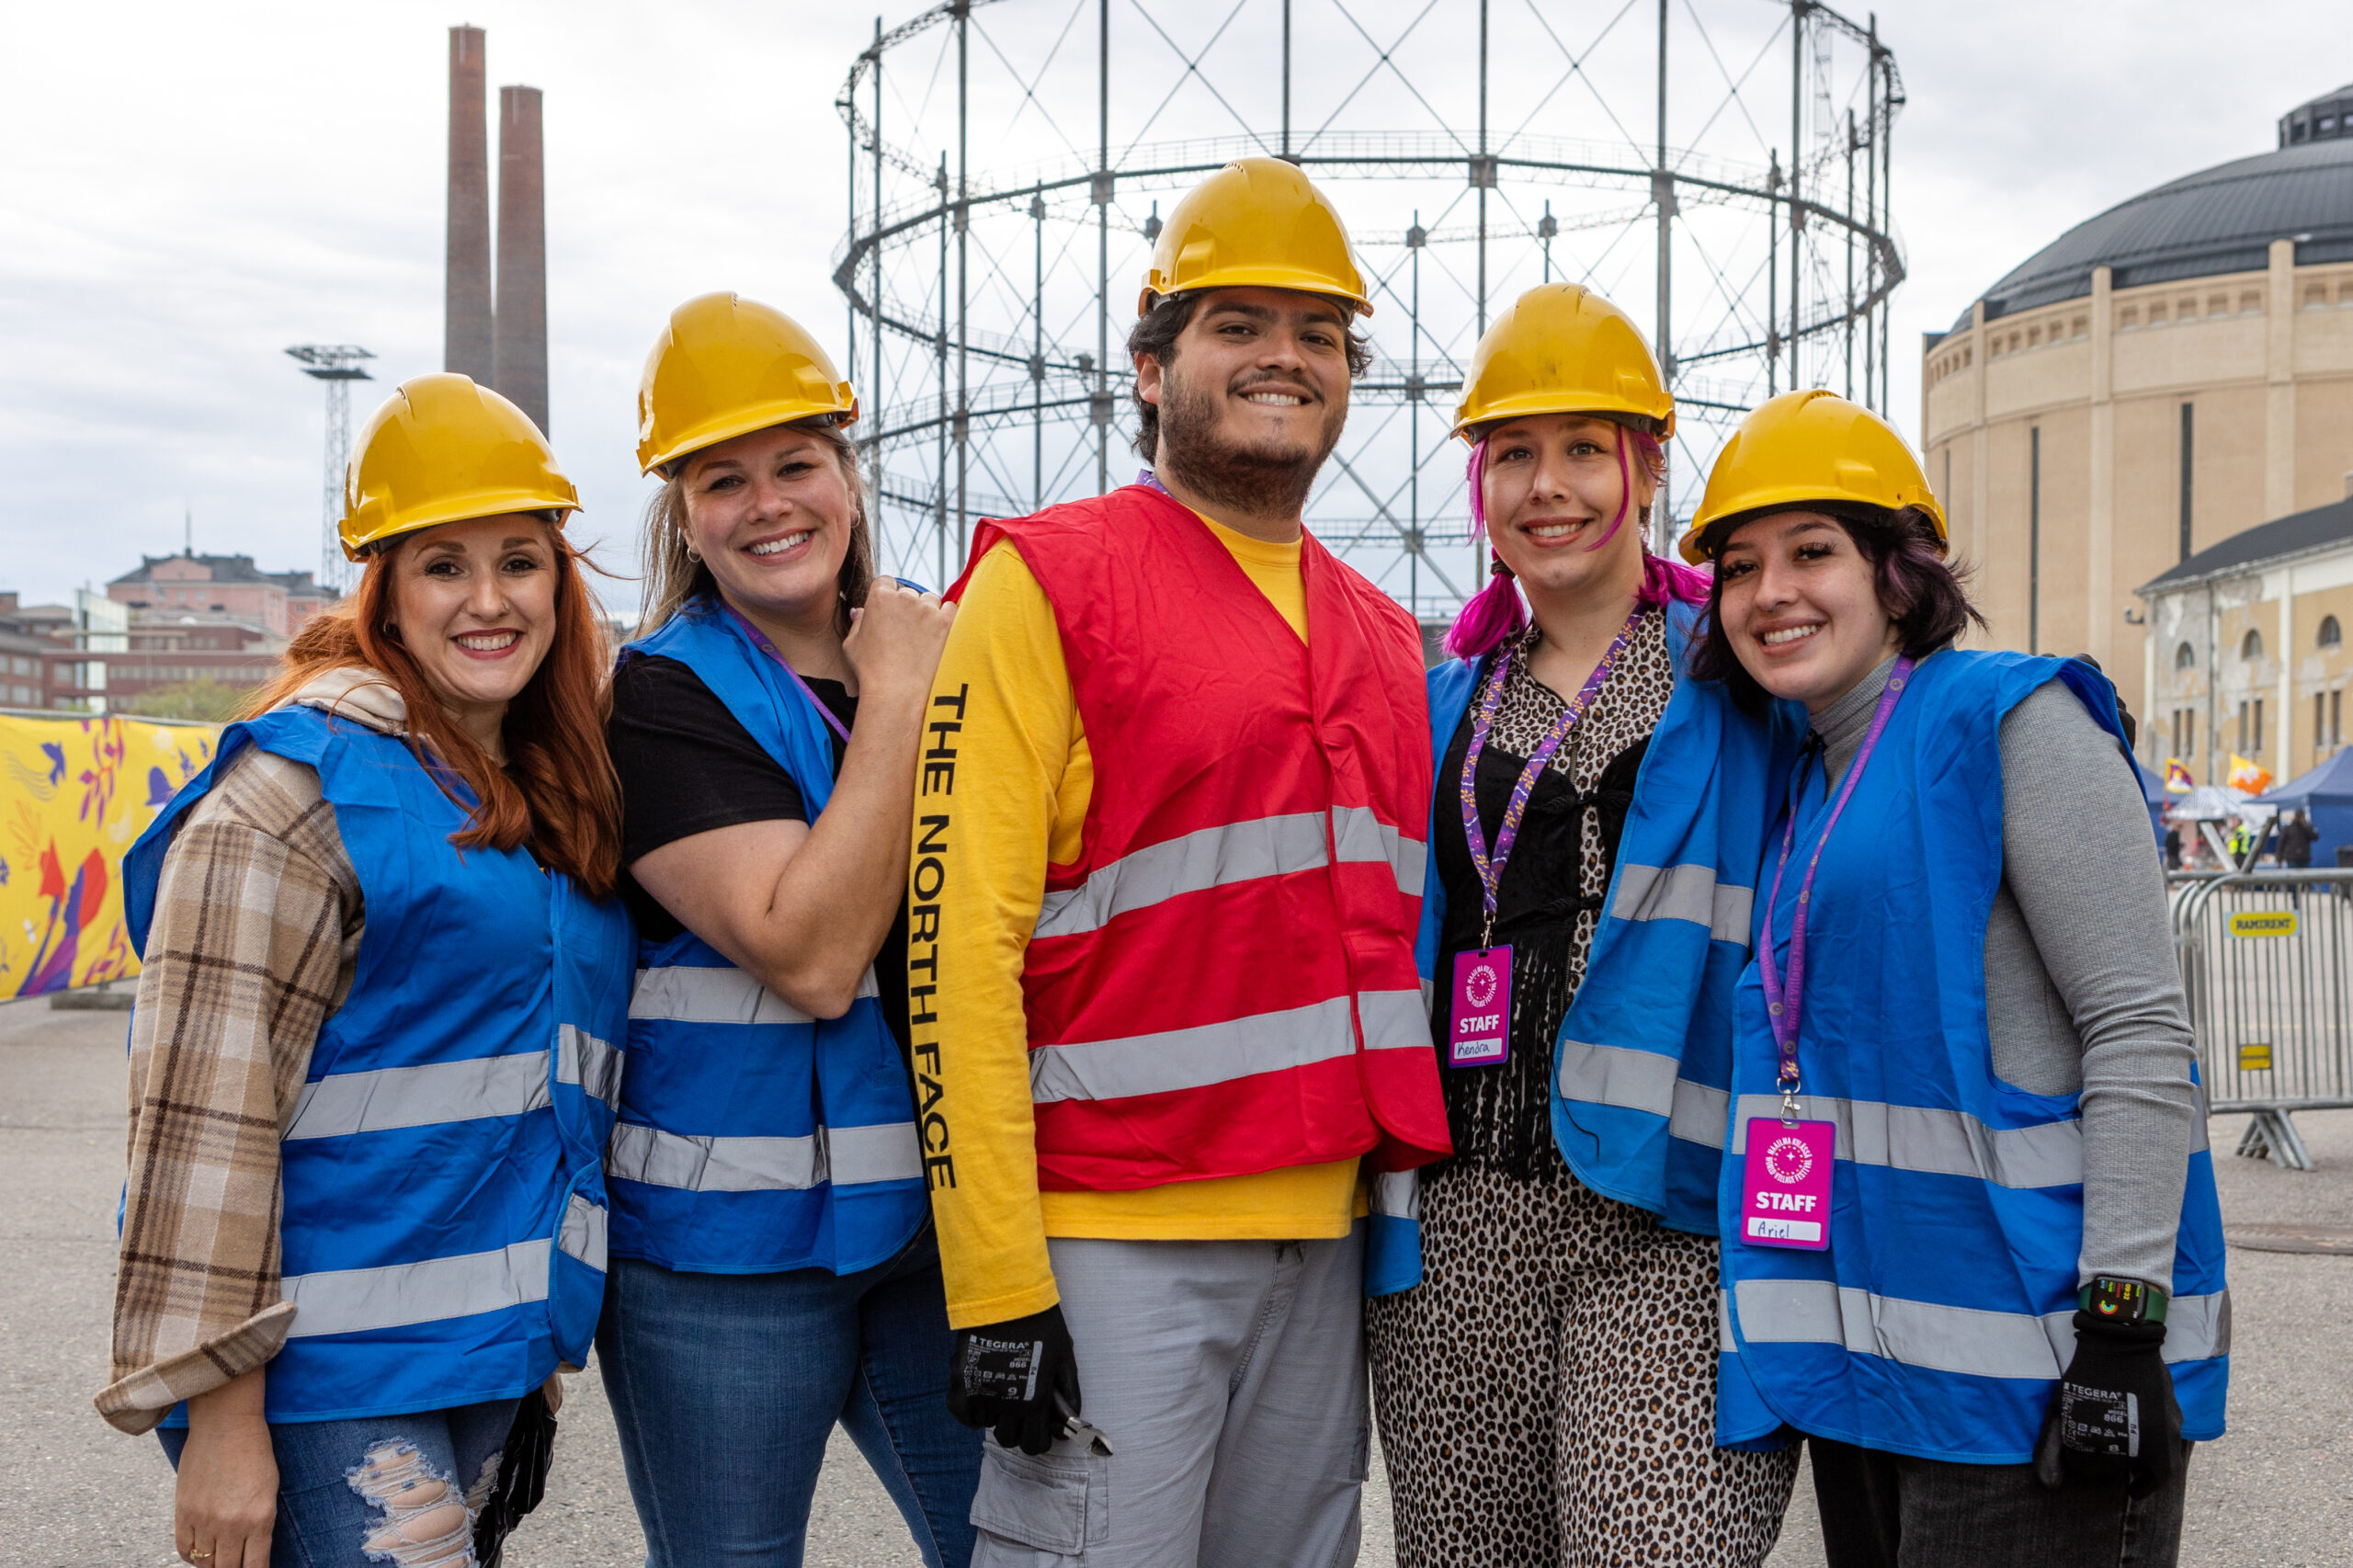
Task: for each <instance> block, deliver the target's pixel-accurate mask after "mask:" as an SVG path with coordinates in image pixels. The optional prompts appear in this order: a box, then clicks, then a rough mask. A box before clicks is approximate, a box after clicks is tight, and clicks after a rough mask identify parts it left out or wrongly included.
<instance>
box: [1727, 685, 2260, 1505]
mask: <svg viewBox="0 0 2353 1568" xmlns="http://www.w3.org/2000/svg"><path fill="white" fill-rule="evenodd" d="M2053 679H2058V680H2063V681H2065V682H2066V684H2067V686H2068V687H2069V689H2071V690H2073V691H2074V692H2075V695H2076V696H2077V697H2079V698H2081V699H2083V702H2084V706H2085V707H2086V708H2087V709H2089V710H2091V711H2092V713H2093V714H2094V716H2096V717H2097V719H2098V720H2099V722H2101V723H2102V724H2103V725H2104V726H2106V727H2107V728H2108V729H2109V731H2110V732H2111V733H2116V734H2118V736H2119V737H2120V739H2121V734H2122V730H2121V725H2120V722H2119V721H2118V718H2117V713H2116V696H2115V690H2114V688H2113V687H2110V686H2109V683H2108V681H2107V679H2106V678H2105V677H2103V676H2100V675H2099V674H2098V673H2097V671H2095V670H2094V669H2093V668H2092V667H2091V666H2090V665H2086V664H2085V663H2083V662H2082V661H2080V660H2066V661H2062V660H2058V659H2048V658H2029V657H2028V656H2026V655H2024V654H2020V653H1955V652H1949V651H1948V652H1945V653H1936V654H1933V655H1931V656H1930V657H1929V658H1927V659H1926V660H1924V661H1923V662H1922V663H1921V665H1920V666H1919V668H1918V669H1917V670H1916V671H1915V672H1914V674H1913V676H1912V678H1911V680H1910V682H1909V684H1908V685H1907V687H1906V688H1905V690H1904V695H1903V697H1902V699H1900V700H1899V701H1898V702H1897V703H1896V706H1895V710H1894V712H1893V715H1892V716H1891V718H1890V719H1889V722H1888V726H1887V730H1886V733H1884V735H1883V736H1882V737H1881V740H1880V743H1879V746H1878V749H1877V750H1876V751H1875V752H1874V753H1873V754H1872V756H1871V758H1870V766H1869V767H1867V768H1866V769H1865V770H1864V773H1863V777H1862V779H1861V781H1860V782H1859V784H1858V785H1857V786H1856V788H1855V793H1854V795H1853V797H1852V798H1851V799H1850V800H1849V801H1847V809H1846V812H1845V813H1844V814H1843V815H1842V816H1841V817H1840V818H1839V819H1838V826H1837V831H1836V833H1835V834H1834V835H1832V837H1831V840H1830V844H1829V846H1828V847H1827V848H1826V849H1825V850H1824V853H1823V856H1822V861H1821V869H1820V870H1819V871H1818V872H1817V873H1816V876H1815V881H1814V884H1813V897H1812V899H1811V900H1810V901H1809V904H1808V907H1809V911H1810V913H1809V914H1808V915H1807V917H1806V964H1805V976H1804V993H1803V996H1802V1010H1801V1013H1800V1017H1799V1029H1800V1033H1799V1038H1798V1067H1799V1072H1800V1075H1801V1078H1802V1088H1803V1089H1804V1091H1805V1092H1804V1094H1803V1095H1802V1096H1801V1100H1802V1105H1803V1109H1802V1112H1801V1116H1802V1119H1813V1120H1826V1121H1833V1122H1836V1124H1837V1140H1838V1143H1837V1148H1838V1155H1837V1164H1836V1169H1835V1171H1834V1173H1833V1177H1832V1193H1831V1213H1830V1246H1829V1249H1828V1250H1827V1251H1824V1252H1801V1251H1795V1250H1792V1249H1790V1248H1786V1247H1768V1246H1753V1245H1748V1244H1744V1243H1742V1242H1740V1241H1738V1240H1736V1239H1733V1238H1735V1237H1736V1235H1737V1233H1738V1223H1737V1216H1738V1214H1739V1210H1740V1206H1741V1201H1742V1183H1743V1170H1744V1163H1745V1162H1744V1159H1742V1158H1738V1157H1735V1158H1733V1159H1729V1160H1726V1161H1724V1162H1723V1180H1722V1188H1721V1201H1722V1206H1723V1207H1722V1212H1723V1215H1724V1230H1723V1234H1724V1236H1725V1238H1726V1239H1725V1241H1724V1244H1723V1255H1722V1282H1723V1290H1724V1306H1725V1312H1724V1327H1725V1330H1726V1333H1727V1335H1728V1336H1729V1337H1728V1341H1727V1345H1726V1351H1725V1355H1724V1356H1723V1358H1722V1367H1721V1369H1720V1372H1719V1376H1718V1378H1717V1391H1718V1396H1717V1435H1718V1440H1719V1441H1724V1440H1728V1439H1731V1438H1736V1437H1754V1436H1756V1435H1758V1434H1760V1433H1763V1432H1768V1431H1770V1430H1772V1429H1773V1428H1775V1427H1777V1426H1779V1425H1780V1424H1781V1423H1782V1422H1784V1421H1786V1422H1787V1423H1788V1424H1789V1425H1790V1426H1794V1427H1796V1428H1797V1429H1798V1430H1799V1431H1802V1432H1808V1433H1813V1434H1815V1435H1818V1436H1821V1437H1830V1438H1835V1439H1836V1440H1838V1441H1841V1442H1847V1443H1854V1444H1858V1445H1859V1446H1861V1447H1864V1448H1868V1449H1881V1450H1884V1451H1887V1452H1891V1453H1900V1454H1911V1455H1915V1456H1917V1457H1920V1458H1924V1459H1936V1460H1955V1461H1960V1462H1963V1463H1972V1464H2018V1463H2023V1462H2025V1461H2026V1460H2029V1458H2031V1457H2032V1452H2033V1449H2034V1444H2035V1440H2036V1437H2037V1436H2038V1434H2039V1433H2040V1429H2041V1426H2042V1419H2043V1415H2044V1413H2045V1412H2046V1411H2048V1410H2049V1409H2050V1406H2051V1400H2052V1391H2053V1389H2054V1388H2055V1387H2056V1385H2057V1381H2058V1378H2059V1374H2060V1372H2061V1371H2062V1369H2064V1367H2065V1366H2066V1363H2067V1361H2068V1359H2069V1358H2070V1357H2071V1356H2072V1355H2073V1353H2074V1347H2075V1328H2074V1321H2073V1320H2074V1317H2075V1302H2076V1290H2077V1278H2076V1260H2077V1256H2078V1254H2079V1253H2080V1251H2081V1250H2082V1245H2083V1234H2084V1189H2083V1129H2082V1122H2081V1120H2080V1112H2079V1109H2078V1105H2077V1099H2078V1096H2074V1095H2030V1094H2028V1093H2026V1092H2025V1091H2024V1090H2022V1089H2018V1088H2015V1087H2012V1086H2011V1085H2007V1084H2005V1083H2004V1082H2002V1081H2001V1080H2000V1079H1998V1078H1996V1077H1995V1075H1994V1065H1993V1045H1992V1042H1991V1041H1990V1040H1989V1039H1988V1038H1987V1035H1986V1029H1985V923H1986V919H1987V917H1988V915H1990V914H1991V913H1992V910H1993V907H1994V899H1995V893H1996V892H1999V890H2000V887H2001V882H2002V769H2001V751H2000V744H1999V743H2000V731H2001V722H2002V716H2003V715H2004V714H2006V713H2007V712H2008V711H2009V710H2011V709H2012V708H2014V707H2016V706H2017V705H2018V703H2019V702H2020V701H2022V700H2024V699H2025V698H2026V697H2027V696H2028V695H2029V693H2031V692H2033V691H2034V690H2035V689H2036V688H2037V687H2040V686H2041V685H2043V684H2044V683H2045V682H2047V681H2050V680H2053ZM2118 767H2119V772H2118V774H2117V787H2118V788H2119V789H2122V788H2124V787H2126V786H2127V785H2128V784H2129V783H2130V782H2131V777H2132V776H2131V772H2130V770H2129V769H2130V764H2129V763H2127V762H2126V761H2125V760H2124V754H2123V753H2122V752H2121V750H2120V751H2119V756H2118ZM1825 809H1826V808H1825V792H1824V790H1823V788H1822V774H1821V770H1820V769H1819V768H1818V767H1817V768H1814V769H1813V773H1812V778H1811V781H1810V782H1808V783H1806V784H1805V785H1804V786H1803V792H1802V797H1801V799H1800V801H1799V802H1798V807H1797V811H1798V821H1797V834H1796V841H1795V842H1796V850H1795V853H1794V854H1793V855H1792V858H1791V873H1790V875H1789V876H1788V877H1787V878H1786V879H1785V882H1784V886H1783V888H1782V890H1781V895H1780V899H1779V905H1778V907H1776V908H1775V909H1773V910H1772V911H1770V912H1769V915H1770V920H1771V937H1772V940H1773V942H1774V951H1775V953H1776V954H1777V955H1778V956H1779V960H1780V961H1781V962H1783V963H1786V962H1787V961H1788V960H1787V949H1788V943H1789V932H1790V913H1791V911H1792V910H1793V909H1794V908H1795V907H1796V900H1797V889H1798V882H1799V880H1800V879H1799V875H1798V872H1799V871H1800V870H1802V866H1803V861H1804V857H1805V856H1807V855H1808V854H1810V853H1811V848H1810V846H1812V844H1813V835H1815V834H1817V833H1818V832H1819V824H1820V822H1821V819H1822V815H1823V812H1824V810H1825ZM1762 917H1763V916H1762V915H1760V918H1762ZM1737 1018H1738V1023H1737V1034H1736V1045H1735V1061H1734V1064H1733V1086H1734V1088H1735V1090H1736V1091H1737V1096H1738V1097H1737V1100H1736V1104H1735V1108H1734V1112H1733V1153H1734V1154H1735V1155H1736V1156H1739V1155H1745V1151H1746V1147H1747V1131H1748V1122H1749V1119H1751V1118H1753V1117H1760V1116H1764V1117H1778V1116H1779V1114H1780V1108H1781V1100H1780V1096H1779V1094H1778V1093H1776V1092H1775V1090H1774V1082H1775V1078H1776V1076H1777V1074H1778V1073H1779V1054H1778V1052H1777V1051H1776V1048H1775V1046H1774V1043H1773V1031H1772V1028H1771V1026H1770V1023H1769V1021H1768V1017H1767V1014H1766V1010H1765V997H1764V986H1763V983H1762V982H1761V980H1760V979H1759V978H1758V971H1757V968H1756V965H1755V964H1751V965H1750V966H1749V968H1748V971H1747V972H1746V973H1745V974H1744V975H1743V976H1742V977H1741V983H1740V991H1739V996H1738V1000H1737ZM2201 1111H2202V1104H2201ZM2198 1126H2199V1129H2200V1132H2199V1146H2198V1148H2197V1149H2196V1151H2195V1152H2194V1153H2192V1154H2191V1156H2190V1159H2189V1168H2188V1187H2187V1190H2186V1191H2185V1193H2184V1195H2183V1198H2182V1208H2181V1227H2180V1232H2179V1239H2178V1241H2177V1244H2176V1248H2175V1254H2174V1271H2173V1278H2172V1280H2171V1282H2170V1283H2171V1288H2172V1290H2173V1291H2174V1292H2175V1293H2174V1296H2173V1300H2172V1301H2171V1303H2170V1306H2169V1310H2168V1313H2167V1317H2166V1320H2165V1360H2166V1361H2167V1362H2168V1363H2169V1364H2170V1365H2171V1368H2172V1371H2173V1379H2174V1392H2175V1393H2176V1396H2177V1398H2178V1399H2179V1400H2180V1402H2181V1412H2182V1432H2183V1436H2185V1437H2190V1438H2194V1439H2200V1440H2202V1439H2206V1438H2211V1437H2221V1436H2222V1396H2223V1392H2224V1389H2225V1387H2226V1385H2227V1383H2228V1381H2229V1364H2230V1363H2229V1349H2230V1306H2229V1297H2228V1295H2227V1293H2226V1292H2225V1290H2224V1289H2223V1280H2222V1211H2221V1209H2220V1207H2219V1206H2218V1204H2217V1202H2216V1200H2215V1195H2214V1168H2213V1160H2212V1156H2211V1154H2210V1153H2208V1151H2207V1150H2206V1148H2205V1147H2204V1142H2205V1139H2204V1128H2205V1119H2204V1117H2203V1115H2202V1114H2201V1115H2200V1117H2199V1119H2198ZM2155 1283H2158V1284H2165V1283H2166V1282H2165V1281H2162V1280H2160V1281H2156V1282H2155Z"/></svg>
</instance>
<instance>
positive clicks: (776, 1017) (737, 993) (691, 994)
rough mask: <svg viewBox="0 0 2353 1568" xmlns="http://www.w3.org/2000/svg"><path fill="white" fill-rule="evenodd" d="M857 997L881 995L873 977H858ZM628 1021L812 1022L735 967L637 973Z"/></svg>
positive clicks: (698, 1022)
mask: <svg viewBox="0 0 2353 1568" xmlns="http://www.w3.org/2000/svg"><path fill="white" fill-rule="evenodd" d="M858 994H859V995H860V996H874V995H879V994H881V991H880V988H879V987H877V986H876V984H875V983H874V971H873V970H872V969H869V970H868V971H866V973H865V974H864V975H862V976H860V977H859V979H858ZM629 1016H630V1017H632V1018H665V1019H669V1020H672V1021H674V1022H676V1023H682V1024H808V1023H814V1022H816V1019H814V1018H813V1017H811V1016H810V1015H809V1014H807V1013H804V1012H802V1011H801V1009H800V1008H798V1007H796V1006H793V1005H792V1004H791V1003H790V1002H788V1001H786V1000H785V999H784V998H783V997H781V996H779V995H778V994H776V993H775V992H773V991H770V990H769V989H768V988H767V986H765V985H762V984H761V983H759V982H758V981H757V980H756V979H754V978H753V977H752V976H751V975H750V974H749V973H747V972H746V971H743V970H740V969H737V968H735V967H734V966H733V965H730V966H728V967H727V968H725V969H689V968H687V967H684V966H680V967H677V968H675V969H641V970H639V971H637V988H636V989H635V990H634V991H632V992H631V993H630V998H629Z"/></svg>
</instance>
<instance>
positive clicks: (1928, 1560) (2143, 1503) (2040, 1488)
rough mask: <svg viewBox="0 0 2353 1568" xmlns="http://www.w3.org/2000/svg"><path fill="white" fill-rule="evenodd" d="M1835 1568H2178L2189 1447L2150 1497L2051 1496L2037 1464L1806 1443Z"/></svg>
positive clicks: (2117, 1492) (2094, 1491) (2098, 1490)
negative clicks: (1939, 1457)
mask: <svg viewBox="0 0 2353 1568" xmlns="http://www.w3.org/2000/svg"><path fill="white" fill-rule="evenodd" d="M1806 1448H1807V1451H1808V1454H1809V1456H1810V1457H1811V1458H1812V1460H1813V1495H1814V1500H1815V1502H1816V1504H1817V1505H1818V1506H1820V1508H1821V1510H1822V1543H1823V1548H1824V1555H1825V1556H1826V1557H1827V1558H1828V1559H1829V1562H1830V1568H2109V1565H2111V1564H2113V1565H2114V1568H2174V1563H2175V1561H2176V1559H2177V1557H2178V1556H2179V1554H2180V1551H2181V1508H2182V1499H2183V1497H2184V1496H2185V1495H2186V1494H2187V1491H2188V1469H2189V1449H2190V1445H2189V1444H2188V1443H2184V1444H2182V1445H2181V1453H2180V1456H2179V1460H2178V1462H2177V1463H2176V1464H2175V1466H2174V1471H2173V1479H2172V1480H2171V1481H2169V1482H2167V1483H2165V1486H2164V1487H2163V1488H2161V1489H2160V1490H2158V1491H2157V1492H2154V1493H2153V1494H2150V1495H2149V1496H2147V1497H2143V1498H2140V1499H2137V1500H2136V1499H2134V1498H2132V1497H2131V1496H2129V1495H2128V1494H2126V1492H2125V1490H2124V1486H2123V1483H2117V1484H2116V1485H2114V1486H2084V1485H2077V1484H2073V1483H2071V1484H2069V1485H2067V1486H2065V1487H2063V1488H2061V1489H2060V1490H2058V1491H2055V1492H2054V1491H2052V1490H2051V1489H2049V1488H2047V1487H2045V1486H2044V1485H2043V1484H2042V1483H2041V1482H2040V1481H2038V1480H2036V1479H2035V1475H2034V1467H2033V1466H2032V1465H2030V1464H1952V1463H1949V1462H1948V1461H1945V1460H1918V1459H1910V1458H1907V1457H1905V1456H1904V1455H1901V1454H1889V1453H1881V1452H1880V1451H1879V1450H1878V1449H1859V1448H1855V1447H1854V1446H1852V1445H1851V1444H1847V1443H1834V1442H1831V1441H1828V1440H1827V1439H1825V1438H1822V1437H1808V1438H1807V1439H1806Z"/></svg>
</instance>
